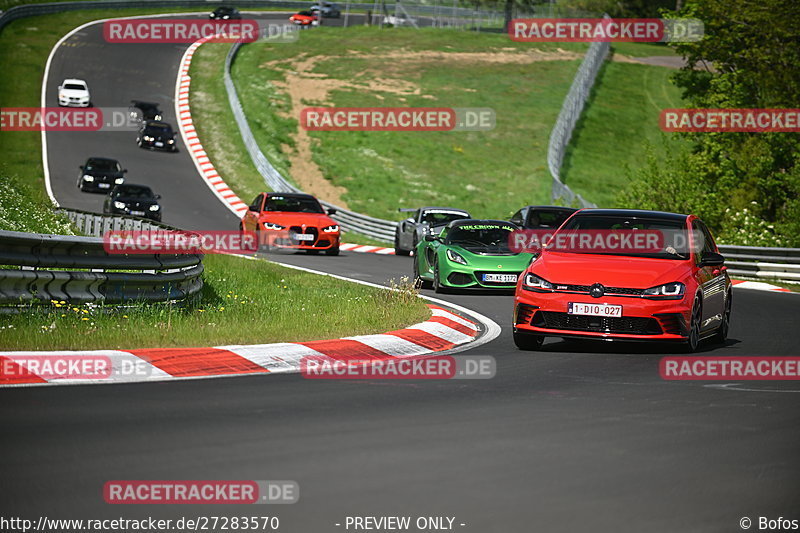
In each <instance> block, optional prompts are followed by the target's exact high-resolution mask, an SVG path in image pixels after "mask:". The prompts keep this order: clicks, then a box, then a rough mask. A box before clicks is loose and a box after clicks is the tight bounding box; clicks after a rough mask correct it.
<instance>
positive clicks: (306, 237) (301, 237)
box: [294, 233, 314, 241]
mask: <svg viewBox="0 0 800 533" xmlns="http://www.w3.org/2000/svg"><path fill="white" fill-rule="evenodd" d="M294 238H295V240H298V241H313V240H314V236H313V235H307V234H305V233H296V234H295V236H294Z"/></svg>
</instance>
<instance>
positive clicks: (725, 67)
mask: <svg viewBox="0 0 800 533" xmlns="http://www.w3.org/2000/svg"><path fill="white" fill-rule="evenodd" d="M665 15H666V16H686V17H691V18H697V19H700V20H702V21H703V22H704V24H705V37H704V38H703V39H702V40H700V41H699V42H696V43H683V44H679V45H677V46H676V47H675V48H676V49H677V51H678V52H679V53H681V54H682V55H683V57H684V58H685V59H686V66H685V67H683V68H682V69H681V70H680V71H679V72H677V73H676V74H675V75H674V76H673V81H674V82H675V83H676V84H677V85H678V86H679V87H681V88H682V89H683V97H684V99H685V100H686V102H687V103H688V104H689V106H690V107H697V108H800V10H797V9H795V8H794V7H793V6H792V5H791V2H786V1H785V0H759V1H758V2H754V1H752V0H687V2H686V5H685V6H684V7H683V9H681V11H680V12H679V13H665ZM683 135H685V136H687V137H689V138H690V139H691V141H692V149H691V150H690V151H689V152H688V153H685V154H681V155H679V156H673V157H669V158H668V159H667V160H666V161H665V162H664V163H663V164H659V163H657V162H655V161H652V160H651V161H650V162H649V163H648V165H647V166H646V167H645V169H643V170H642V171H641V172H640V173H639V174H638V176H636V177H635V179H634V182H633V184H632V186H631V188H630V189H629V190H628V191H626V192H625V193H623V195H622V196H621V203H622V204H624V205H629V206H632V205H636V204H637V203H638V202H643V201H644V198H646V197H648V196H649V195H651V194H653V195H655V194H666V197H664V198H662V199H661V200H659V202H660V203H661V208H662V209H666V210H672V211H683V212H687V211H691V212H694V213H697V214H699V215H700V216H702V217H704V218H706V219H707V221H708V223H709V224H710V225H712V226H713V227H715V229H716V230H717V231H718V232H721V234H722V235H726V236H730V237H731V238H732V240H736V241H738V242H741V241H742V235H743V234H742V232H741V231H739V230H740V229H741V227H742V226H743V224H745V222H744V221H745V219H746V218H747V217H756V218H757V219H759V220H761V221H763V222H764V225H763V228H764V229H763V231H765V232H767V233H770V232H771V233H774V235H775V242H779V241H780V242H781V243H791V244H792V245H800V232H798V229H800V226H798V224H800V223H799V222H798V217H797V215H798V213H800V200H798V192H800V134H797V133H690V134H683ZM666 184H671V185H672V186H673V187H674V190H673V191H672V192H670V191H669V190H665V186H666ZM690 194H692V195H693V194H698V195H701V196H703V197H704V198H703V199H692V198H688V197H687V195H690ZM689 207H691V209H689ZM745 210H746V211H745ZM742 213H746V214H747V215H746V216H743V215H742ZM748 220H749V218H748ZM749 223H750V222H747V224H749ZM759 227H760V226H759ZM743 244H748V243H743Z"/></svg>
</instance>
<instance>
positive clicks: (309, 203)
mask: <svg viewBox="0 0 800 533" xmlns="http://www.w3.org/2000/svg"><path fill="white" fill-rule="evenodd" d="M264 211H283V212H289V213H324V212H325V211H324V210H323V209H322V206H321V205H319V202H317V201H316V200H315V199H314V198H302V197H301V198H298V197H296V196H270V197H269V198H267V204H266V205H265V206H264Z"/></svg>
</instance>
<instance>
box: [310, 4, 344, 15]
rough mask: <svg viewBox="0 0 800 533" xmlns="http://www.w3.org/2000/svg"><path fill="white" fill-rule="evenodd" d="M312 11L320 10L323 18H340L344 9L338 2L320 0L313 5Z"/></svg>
mask: <svg viewBox="0 0 800 533" xmlns="http://www.w3.org/2000/svg"><path fill="white" fill-rule="evenodd" d="M310 11H312V12H319V14H320V15H322V16H323V18H326V19H327V18H333V19H338V18H339V17H341V16H342V10H341V9H340V8H339V5H338V4H332V3H330V2H318V3H316V4H314V5H313V6H311V8H310Z"/></svg>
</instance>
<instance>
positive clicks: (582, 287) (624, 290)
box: [555, 283, 644, 296]
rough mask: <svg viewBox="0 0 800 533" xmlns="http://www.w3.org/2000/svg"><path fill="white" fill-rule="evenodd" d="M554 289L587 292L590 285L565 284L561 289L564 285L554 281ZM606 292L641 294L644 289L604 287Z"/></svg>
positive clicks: (629, 294) (627, 294) (626, 294)
mask: <svg viewBox="0 0 800 533" xmlns="http://www.w3.org/2000/svg"><path fill="white" fill-rule="evenodd" d="M555 286H556V291H568V292H581V293H583V292H585V293H586V294H589V289H590V288H591V286H590V285H566V287H567V288H566V289H562V288H561V287H564V286H565V285H561V284H560V283H556V284H555ZM604 292H605V293H606V294H620V295H623V296H641V295H642V293H644V289H630V288H627V287H606V288H605V291H604Z"/></svg>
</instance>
